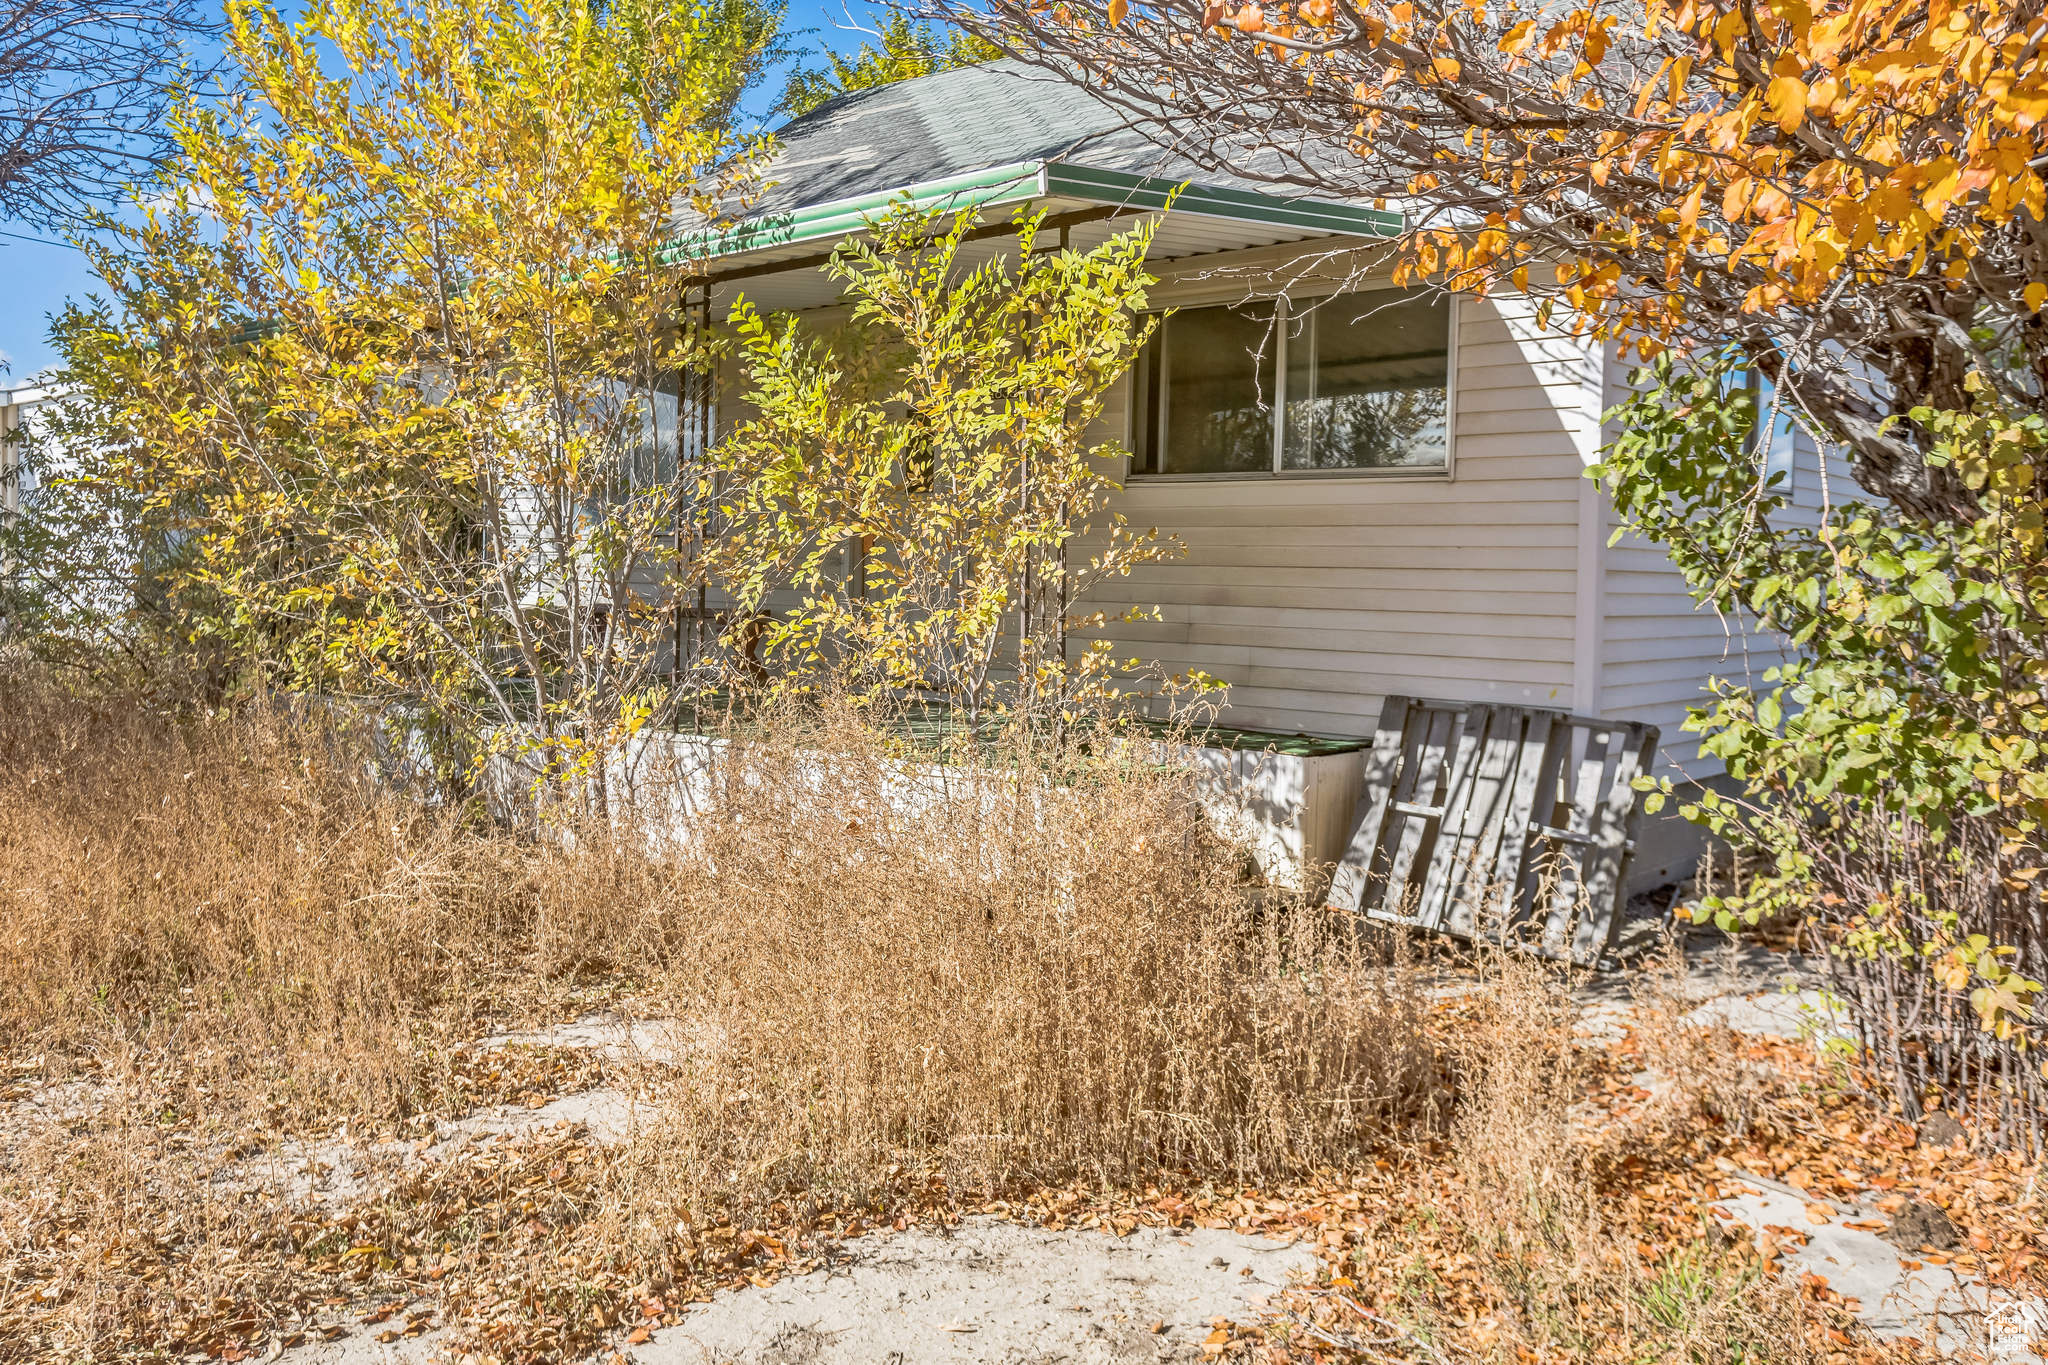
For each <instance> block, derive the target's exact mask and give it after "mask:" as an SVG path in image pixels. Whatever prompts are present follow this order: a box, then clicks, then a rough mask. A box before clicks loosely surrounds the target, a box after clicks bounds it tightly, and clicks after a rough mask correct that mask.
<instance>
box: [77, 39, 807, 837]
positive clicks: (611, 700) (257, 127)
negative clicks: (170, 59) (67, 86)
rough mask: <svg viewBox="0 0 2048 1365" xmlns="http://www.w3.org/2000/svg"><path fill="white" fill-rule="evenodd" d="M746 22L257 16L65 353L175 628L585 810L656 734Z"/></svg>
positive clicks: (735, 152)
mask: <svg viewBox="0 0 2048 1365" xmlns="http://www.w3.org/2000/svg"><path fill="white" fill-rule="evenodd" d="M752 13H753V12H752V11H744V12H743V7H741V8H737V9H736V7H735V5H734V4H733V3H732V0H723V2H722V3H721V2H720V0H713V2H712V3H699V0H623V3H620V4H617V5H614V6H612V7H611V8H610V9H609V10H608V11H607V12H606V13H605V15H604V17H602V18H599V17H597V15H596V13H595V12H594V7H592V6H589V5H586V4H584V3H582V0H483V2H482V3H471V2H470V0H322V2H321V3H318V4H316V5H314V6H313V7H311V8H310V9H309V10H308V11H307V12H306V13H305V15H304V17H303V18H302V19H300V20H299V21H298V22H296V23H289V22H287V21H286V20H285V19H284V18H283V17H282V16H281V15H280V12H279V11H278V10H277V9H276V8H275V7H274V6H273V5H271V4H270V3H269V2H268V0H239V2H238V3H235V4H232V5H231V6H230V8H229V11H228V28H227V35H226V42H227V52H228V56H229V59H230V64H231V66H232V68H233V70H234V71H235V72H236V73H237V75H238V77H239V87H238V93H236V94H235V96H234V97H233V98H232V99H231V100H229V101H227V102H226V103H224V104H220V105H201V104H197V103H189V104H187V105H185V106H184V107H183V108H182V110H181V111H180V114H179V117H178V118H177V120H176V124H175V128H174V133H175V137H176V140H177V144H178V148H179V151H178V155H177V156H176V157H175V158H174V159H173V161H172V162H171V163H170V165H169V166H168V167H167V168H166V170H165V172H164V175H163V178H162V182H161V183H160V184H159V185H156V186H153V187H151V188H150V190H149V192H148V193H145V194H139V195H138V197H137V200H136V205H135V213H134V220H135V221H134V222H133V223H132V225H123V226H119V227H118V228H116V229H115V231H114V233H113V240H112V242H111V244H110V245H107V246H105V247H102V248H97V249H95V253H94V261H95V264H96V266H97V268H98V271H99V274H100V276H101V279H102V281H103V282H104V285H105V288H106V291H107V292H106V296H105V301H104V302H100V303H97V304H95V305H93V306H92V307H90V308H86V309H77V310H73V312H72V313H71V314H70V315H69V316H68V317H66V318H65V319H63V321H62V324H61V326H60V341H61V344H62V345H63V346H64V348H65V352H66V356H67V360H68V366H69V372H70V379H71V382H72V383H73V384H75V385H76V386H77V387H78V388H79V390H80V391H81V394H82V399H81V404H80V408H79V416H78V417H77V418H76V419H75V421H76V422H77V423H78V424H79V425H82V426H84V427H86V428H88V429H89V434H91V435H92V436H93V437H94V444H95V445H96V446H97V448H98V449H99V450H101V451H102V452H103V453H102V454H100V455H99V456H97V457H96V464H95V467H94V468H93V470H92V471H91V477H92V478H93V479H95V480H97V481H98V482H99V483H101V484H102V485H103V486H104V487H105V488H106V489H107V490H108V491H109V493H110V495H111V494H112V493H114V492H116V491H118V492H120V493H122V494H123V495H125V496H127V497H128V498H129V499H130V500H131V503H132V504H134V505H139V506H140V507H141V509H142V511H141V514H140V515H141V521H142V524H143V527H144V530H145V532H146V534H147V535H148V536H149V537H150V554H149V555H148V556H147V560H146V562H147V563H148V564H149V565H150V573H151V575H152V578H153V585H154V587H155V589H156V590H157V591H158V593H159V595H160V598H161V600H162V601H163V602H164V603H165V604H166V607H167V610H168V611H169V614H170V616H171V617H172V619H173V620H174V621H175V622H176V623H177V626H178V628H179V629H180V630H181V631H183V632H184V633H186V634H187V635H189V636H192V637H194V638H197V639H200V640H203V641H208V642H211V643H212V644H213V645H214V646H215V647H216V648H218V649H219V650H221V651H222V652H223V653H224V655H225V656H226V657H227V658H228V659H229V660H230V661H235V662H239V661H246V662H247V663H249V665H250V666H252V667H254V668H256V669H258V670H259V671H260V672H261V673H262V675H263V677H264V680H265V681H268V682H271V683H274V684H278V685H284V686H288V687H292V688H295V689H300V690H315V691H328V692H338V693H343V694H353V695H356V696H360V697H363V698H366V699H368V700H370V701H372V702H374V703H376V704H378V705H379V706H380V707H382V708H383V710H384V712H385V714H387V715H391V716H395V717H397V718H399V719H400V720H401V721H402V723H404V724H407V725H416V726H424V727H426V728H427V729H428V730H430V731H432V732H435V733H441V734H445V735H448V736H451V737H453V738H454V740H455V741H456V745H457V747H458V748H459V749H460V751H461V753H462V755H463V757H464V758H465V759H466V760H468V761H471V762H473V761H474V760H475V759H476V758H478V757H479V756H480V755H481V754H482V752H483V751H484V750H485V749H487V748H489V747H491V746H492V745H499V746H503V745H517V746H519V747H522V748H524V749H526V750H527V751H529V752H530V753H531V754H533V755H535V756H536V757H537V760H538V764H539V767H540V769H541V771H543V772H544V773H546V774H548V775H549V776H550V777H551V778H554V779H558V780H560V781H562V782H564V783H570V782H571V781H572V780H573V779H575V778H576V777H578V776H579V775H582V774H585V773H588V772H591V771H593V770H598V771H601V767H597V766H596V765H594V759H595V758H596V756H597V755H599V754H601V753H602V752H603V751H604V750H606V749H607V748H608V747H610V746H612V745H614V744H616V743H617V742H619V741H620V740H621V739H623V738H624V737H625V736H627V735H629V734H631V733H632V732H633V731H634V730H635V729H637V728H638V727H640V726H642V725H644V724H646V723H647V722H648V721H649V720H650V719H651V718H653V717H655V716H657V715H659V714H660V712H661V710H662V708H663V707H664V706H665V705H666V704H667V701H668V694H669V688H668V683H667V678H668V674H669V660H670V655H669V654H668V653H667V652H666V650H665V641H666V640H667V638H668V631H667V629H666V622H667V620H668V617H667V613H666V611H665V602H666V601H667V597H668V591H669V587H670V579H671V578H672V577H673V575H674V574H675V572H676V563H675V547H676V544H677V539H676V525H677V520H678V515H679V511H680V510H681V502H682V495H681V493H680V491H679V490H680V488H681V487H682V482H683V480H682V478H681V473H682V471H681V470H680V468H679V461H680V459H681V458H682V455H683V451H682V449H681V443H682V440H683V433H684V430H685V428H686V426H687V423H683V422H679V421H678V411H679V406H680V405H679V401H678V398H679V386H678V378H679V375H680V374H681V373H682V372H683V371H684V370H686V369H688V368H689V367H690V366H692V365H693V364H695V363H696V362H697V361H698V360H699V359H700V355H699V351H700V348H701V347H702V346H703V345H705V341H704V338H702V337H700V336H698V335H696V334H695V333H694V332H693V331H692V330H691V329H689V328H688V327H685V326H683V325H681V324H680V322H679V318H680V316H681V310H680V309H679V307H678V300H679V297H680V276H681V275H682V274H683V273H686V272H687V271H688V270H689V268H690V263H689V262H688V261H687V260H681V259H676V258H675V251H676V248H675V246H674V243H676V242H677V241H679V240H701V239H702V236H703V234H701V233H700V234H698V236H697V238H695V239H692V238H687V237H679V236H678V234H677V233H676V232H675V231H674V230H673V227H674V223H675V220H676V219H677V217H678V215H685V216H688V217H689V218H690V219H691V220H692V222H694V223H697V224H700V225H701V224H702V223H704V222H707V221H708V222H714V223H715V222H716V221H718V220H719V218H720V214H721V212H722V211H723V210H724V209H726V208H727V207H729V206H731V205H732V204H734V203H738V202H743V200H744V196H745V193H746V190H747V186H748V181H749V177H750V174H751V170H752V167H753V166H754V164H755V161H756V153H757V151H758V148H756V147H755V146H753V145H751V144H750V143H749V142H748V141H746V140H745V139H742V138H740V137H737V136H736V135H735V134H734V133H733V132H732V131H731V130H730V127H729V121H728V117H727V116H728V114H729V111H730V110H731V108H732V106H733V101H734V98H735V97H736V95H737V93H738V88H739V85H740V83H742V82H743V81H744V80H745V79H746V78H747V73H748V71H749V70H750V63H752V61H753V59H754V57H755V56H756V55H757V54H758V51H759V48H760V44H761V43H762V42H763V41H766V37H765V36H764V35H769V36H772V32H773V25H772V23H769V24H765V25H764V24H762V23H761V22H758V19H759V16H758V15H755V16H754V18H752V19H750V18H748V15H749V14H752ZM736 16H737V17H736ZM487 737H488V739H487ZM590 789H591V788H589V787H587V786H586V787H585V788H584V790H590ZM596 799H598V800H601V799H602V795H601V792H598V793H597V797H596Z"/></svg>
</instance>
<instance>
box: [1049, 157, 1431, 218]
mask: <svg viewBox="0 0 2048 1365" xmlns="http://www.w3.org/2000/svg"><path fill="white" fill-rule="evenodd" d="M1045 181H1046V193H1047V194H1049V195H1053V194H1056V195H1062V196H1065V197H1067V198H1073V199H1093V200H1095V201H1096V202H1098V203H1104V204H1129V205H1131V206H1132V207H1133V208H1146V209H1163V208H1165V207H1166V204H1167V201H1168V200H1169V199H1171V200H1172V201H1173V208H1174V212H1176V213H1198V214H1202V215H1203V216H1205V217H1209V218H1235V219H1237V220H1238V221H1240V222H1247V223H1266V224H1269V225H1271V226H1274V227H1295V228H1311V229H1315V230H1317V231H1323V232H1341V233H1344V234H1346V235H1348V236H1357V237H1391V236H1394V235H1395V234H1396V233H1398V232H1400V231H1401V229H1402V227H1403V226H1404V221H1403V219H1402V217H1401V215H1400V214H1398V213H1389V212H1387V211H1385V210H1384V209H1366V208H1359V207H1357V206H1355V205H1352V204H1337V203H1332V202H1330V201H1328V200H1322V199H1281V198H1279V197H1278V196H1276V195H1270V194H1259V193H1257V192H1256V191H1253V190H1230V189H1224V188H1222V187H1220V186H1216V185H1198V184H1195V183H1193V182H1192V181H1182V182H1176V181H1171V180H1164V179H1160V178H1159V177H1156V176H1145V175H1133V174H1131V173H1130V172H1128V171H1106V170H1101V169H1098V168H1096V167H1094V166H1073V165H1069V164H1067V163H1066V162H1063V161H1048V162H1046V163H1045ZM1176 191H1178V193H1176Z"/></svg>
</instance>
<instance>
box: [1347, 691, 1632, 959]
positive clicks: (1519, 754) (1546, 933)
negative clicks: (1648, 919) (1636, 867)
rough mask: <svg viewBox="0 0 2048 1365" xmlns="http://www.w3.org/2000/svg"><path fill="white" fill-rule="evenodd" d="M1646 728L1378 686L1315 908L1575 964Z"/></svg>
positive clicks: (1620, 853)
mask: <svg viewBox="0 0 2048 1365" xmlns="http://www.w3.org/2000/svg"><path fill="white" fill-rule="evenodd" d="M1656 746H1657V727H1656V726H1654V725H1644V724H1641V723H1638V722H1635V721H1607V720H1594V719H1591V718H1588V717H1584V716H1574V715H1571V714H1569V713H1567V712H1564V711H1553V710H1544V709H1540V708H1535V707H1525V706H1497V705H1487V704H1482V703H1476V702H1471V703H1468V702H1440V701H1423V700H1420V699H1418V698H1415V697H1389V698H1387V703H1386V707H1385V709H1384V710H1383V711H1382V712H1381V714H1380V724H1379V732H1378V734H1377V735H1375V737H1374V739H1373V748H1372V752H1371V754H1369V755H1368V756H1367V758H1366V764H1365V783H1364V788H1363V790H1362V792H1361V793H1360V796H1359V801H1358V813H1357V827H1356V829H1355V831H1354V832H1353V834H1352V836H1351V842H1350V845H1349V846H1348V847H1347V848H1346V850H1345V852H1344V857H1343V859H1342V860H1341V861H1340V862H1339V863H1338V865H1337V868H1336V871H1335V874H1334V875H1333V877H1332V879H1331V883H1330V904H1331V905H1332V906H1333V907H1335V908H1337V909H1341V910H1346V911H1351V912H1353V913H1357V912H1363V913H1364V914H1366V915H1368V916H1370V917H1371V918H1373V919H1377V920H1383V921H1387V922H1390V923H1396V924H1409V925H1414V926H1417V927H1419V928H1423V929H1430V930H1435V931H1438V932H1441V933H1447V934H1454V935H1457V936H1459V937H1463V938H1473V937H1478V936H1480V935H1482V934H1483V935H1486V936H1488V937H1493V938H1498V939H1501V940H1503V941H1508V942H1513V943H1517V944H1523V945H1526V946H1528V947H1531V948H1534V949H1535V950H1536V951H1538V952H1542V953H1544V954H1547V955H1549V956H1553V957H1569V958H1571V960H1572V961H1574V962H1578V963H1583V964H1590V963H1593V962H1596V961H1598V960H1599V958H1600V957H1601V956H1602V955H1603V954H1605V953H1606V952H1608V951H1609V950H1610V949H1612V948H1613V946H1614V942H1615V938H1616V936H1617V935H1618V934H1619V932H1620V928H1621V897H1622V887H1623V884H1624V882H1625V880H1626V876H1627V870H1628V859H1629V854H1630V852H1631V850H1632V849H1633V848H1634V844H1635V832H1636V823H1637V821H1638V820H1639V819H1640V816H1641V811H1642V802H1641V795H1640V793H1638V792H1637V791H1636V790H1635V786H1634V783H1635V779H1636V778H1637V777H1639V776H1641V775H1642V774H1643V773H1645V772H1647V771H1648V770H1649V765H1650V760H1651V757H1652V755H1653V754H1654V752H1655V750H1656Z"/></svg>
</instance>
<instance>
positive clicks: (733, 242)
mask: <svg viewBox="0 0 2048 1365" xmlns="http://www.w3.org/2000/svg"><path fill="white" fill-rule="evenodd" d="M1044 172H1045V163H1043V162H1040V161H1019V162H1014V163H1012V164H1010V165H1008V166H995V167H991V168H990V169H988V170H985V171H970V172H968V173H966V174H964V175H953V176H947V177H946V178H945V179H943V180H929V181H926V182H925V183H924V184H921V185H905V186H903V187H902V188H901V189H893V190H882V191H878V192H877V193H874V194H863V195H859V196H857V197H855V198H852V199H834V200H832V201H830V202H829V203H824V204H814V205H812V206H811V207H810V208H803V209H797V210H795V211H793V212H790V213H778V214H774V215H772V216H767V217H761V218H747V219H742V220H741V221H740V222H737V223H735V224H733V225H732V226H731V227H729V228H723V229H715V228H699V229H697V230H696V231H695V232H692V233H689V234H688V235H686V236H684V237H682V238H679V239H678V240H677V241H675V242H673V243H671V244H670V245H668V246H666V247H664V248H662V251H661V255H660V258H659V259H660V260H661V262H662V264H664V265H668V264H673V263H675V262H677V261H686V260H691V259H703V260H715V259H717V258H718V257H720V256H736V255H738V254H740V253H741V252H743V251H758V250H760V249H761V248H763V247H772V246H794V245H796V244H797V243H800V242H812V241H817V240H819V239H820V238H830V237H843V236H845V235H846V234H847V233H849V232H857V231H859V230H860V229H862V228H864V227H866V226H868V222H869V220H870V219H872V218H873V217H874V216H875V215H876V214H879V213H886V212H887V211H888V210H889V209H890V208H891V207H893V206H895V205H897V204H900V203H901V202H902V201H903V200H904V199H905V197H906V196H907V197H908V198H909V200H910V202H911V204H912V205H913V206H914V207H916V208H919V209H945V208H959V209H967V208H994V207H998V206H1000V205H1003V204H1022V203H1028V202H1030V201H1031V200H1033V199H1038V198H1041V197H1043V195H1044V193H1045V177H1044ZM706 248H709V249H708V250H707V249H706Z"/></svg>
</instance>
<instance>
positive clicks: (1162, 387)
mask: <svg viewBox="0 0 2048 1365" xmlns="http://www.w3.org/2000/svg"><path fill="white" fill-rule="evenodd" d="M1401 289H1403V286H1400V285H1396V284H1394V283H1393V282H1392V281H1378V282H1374V283H1369V284H1365V285H1362V286H1357V287H1346V286H1343V285H1339V284H1331V285H1329V286H1328V287H1326V288H1321V289H1314V288H1311V289H1307V290H1302V289H1292V290H1287V291H1284V292H1282V293H1280V294H1276V295H1274V296H1272V299H1271V302H1272V304H1273V307H1274V308H1275V310H1276V318H1275V322H1276V326H1275V327H1274V338H1273V346H1272V347H1271V349H1270V350H1269V352H1268V353H1267V356H1266V358H1265V361H1264V363H1263V364H1262V365H1261V367H1260V370H1261V382H1262V383H1263V384H1265V385H1266V386H1267V388H1268V389H1269V392H1270V394H1271V398H1270V400H1269V403H1270V407H1271V410H1272V412H1273V459H1272V464H1271V465H1270V466H1269V467H1268V468H1265V469H1257V470H1250V469H1243V470H1215V471H1208V472H1187V473H1180V474H1162V473H1154V472H1152V471H1150V470H1141V469H1139V467H1138V457H1139V451H1138V449H1137V438H1138V404H1137V403H1136V402H1135V401H1134V400H1135V397H1136V394H1137V389H1138V364H1137V362H1135V361H1134V362H1133V364H1132V366H1131V368H1130V369H1129V370H1128V371H1126V373H1125V395H1126V400H1125V403H1124V448H1125V449H1126V450H1128V451H1129V452H1130V457H1129V461H1128V468H1127V470H1126V477H1127V478H1128V479H1130V480H1142V481H1144V482H1146V483H1215V482H1219V481H1229V480H1238V481H1245V480H1254V479H1291V480H1304V479H1306V480H1316V479H1343V480H1351V479H1379V480H1384V479H1392V480H1400V481H1406V482H1421V483H1446V482H1449V481H1451V480H1452V479H1454V478H1455V477H1456V476H1457V468H1458V306H1459V299H1458V296H1457V295H1456V294H1447V295H1446V296H1445V297H1444V300H1443V303H1444V309H1445V313H1446V317H1445V319H1444V328H1445V333H1444V338H1445V346H1444V462H1443V464H1441V465H1434V466H1416V465H1396V466H1389V467H1382V468H1372V467H1361V468H1357V469H1288V468H1286V467H1285V466H1284V459H1285V451H1286V445H1287V420H1286V409H1287V323H1288V321H1289V319H1290V318H1292V316H1293V313H1294V305H1295V300H1296V299H1297V298H1299V299H1300V300H1302V302H1303V303H1316V304H1322V303H1326V302H1327V301H1328V300H1330V299H1334V298H1338V297H1340V296H1342V295H1345V294H1376V293H1383V292H1387V291H1390V290H1401ZM1404 292H1405V291H1404ZM1186 306H1187V307H1188V308H1189V309H1194V308H1217V307H1223V308H1227V307H1230V306H1231V305H1230V304H1228V303H1199V304H1197V303H1191V304H1188V305H1186ZM1179 311H1180V309H1179V308H1176V307H1174V306H1173V305H1171V304H1169V305H1168V306H1167V307H1166V308H1163V309H1161V310H1160V311H1159V312H1158V313H1157V314H1155V315H1154V316H1156V317H1157V318H1158V319H1159V321H1160V324H1161V325H1160V326H1159V328H1158V329H1157V332H1156V335H1157V337H1158V344H1159V345H1160V346H1162V347H1164V346H1165V345H1166V329H1165V325H1164V324H1165V323H1166V321H1167V320H1168V319H1169V318H1170V317H1171V316H1172V314H1173V313H1175V312H1179ZM1161 356H1162V360H1166V359H1170V353H1169V352H1165V351H1162V352H1161ZM1163 370H1164V367H1163V365H1162V373H1163ZM1169 387H1170V386H1169V385H1166V384H1157V385H1155V387H1154V391H1153V393H1152V402H1153V404H1154V411H1153V413H1152V420H1153V423H1154V424H1155V425H1156V426H1157V427H1158V428H1159V429H1160V430H1161V431H1162V432H1164V433H1165V434H1166V435H1168V436H1171V435H1172V427H1171V425H1170V424H1169V422H1168V414H1167V413H1166V412H1165V411H1164V407H1165V403H1166V395H1167V392H1168V390H1169Z"/></svg>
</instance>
